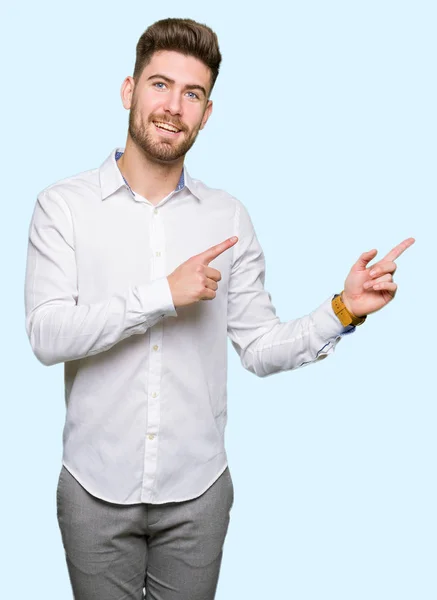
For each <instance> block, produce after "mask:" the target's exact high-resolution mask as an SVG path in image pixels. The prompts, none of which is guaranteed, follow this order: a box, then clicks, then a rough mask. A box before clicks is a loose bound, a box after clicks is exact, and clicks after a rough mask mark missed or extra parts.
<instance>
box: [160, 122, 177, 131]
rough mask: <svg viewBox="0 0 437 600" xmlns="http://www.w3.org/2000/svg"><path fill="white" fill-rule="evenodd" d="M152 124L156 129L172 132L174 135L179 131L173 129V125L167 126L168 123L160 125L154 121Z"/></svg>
mask: <svg viewBox="0 0 437 600" xmlns="http://www.w3.org/2000/svg"><path fill="white" fill-rule="evenodd" d="M154 124H155V125H156V127H159V128H160V129H166V130H167V131H172V132H174V133H176V132H178V131H179V129H176V127H173V125H169V124H168V123H161V122H160V121H154Z"/></svg>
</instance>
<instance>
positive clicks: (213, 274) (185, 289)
mask: <svg viewBox="0 0 437 600" xmlns="http://www.w3.org/2000/svg"><path fill="white" fill-rule="evenodd" d="M237 241H238V238H237V237H232V238H228V239H227V240H225V241H224V242H221V243H220V244H217V245H216V246H212V248H209V249H208V250H205V252H202V253H201V254H196V255H195V256H192V257H191V258H189V259H188V260H187V261H185V262H184V263H182V264H181V265H179V267H177V269H175V270H174V271H173V273H171V274H170V275H168V277H167V280H168V283H169V285H170V290H171V295H172V298H173V304H174V307H175V308H177V307H179V306H187V305H188V304H193V303H194V302H198V301H199V300H213V299H214V298H215V296H216V290H217V288H218V285H217V281H220V279H221V278H222V276H221V273H220V271H217V269H213V268H212V267H209V266H208V265H209V263H210V262H211V261H212V260H214V258H217V256H219V255H220V254H222V252H224V251H225V250H228V248H231V247H232V246H233V245H234V244H236V242H237Z"/></svg>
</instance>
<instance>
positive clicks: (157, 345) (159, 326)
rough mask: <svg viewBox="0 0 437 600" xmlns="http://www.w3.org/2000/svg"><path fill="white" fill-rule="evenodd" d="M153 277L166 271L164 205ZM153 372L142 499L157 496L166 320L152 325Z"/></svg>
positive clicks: (155, 222) (154, 236)
mask: <svg viewBox="0 0 437 600" xmlns="http://www.w3.org/2000/svg"><path fill="white" fill-rule="evenodd" d="M149 240H150V250H151V252H150V255H151V259H150V260H151V265H150V267H151V270H150V273H151V279H152V280H154V279H158V278H160V277H163V276H164V275H165V253H164V251H163V249H164V248H165V243H164V228H163V224H162V219H161V214H160V209H157V208H154V209H153V212H152V218H151V219H150V231H149ZM149 334H150V335H149V372H148V377H147V382H148V389H147V430H146V431H145V444H144V474H143V486H142V493H141V501H142V502H151V501H152V500H153V486H154V482H155V476H156V465H157V457H158V441H159V425H160V417H161V404H160V392H161V375H162V336H163V322H162V321H161V322H159V321H158V323H156V324H155V325H154V326H153V327H151V328H150V329H149Z"/></svg>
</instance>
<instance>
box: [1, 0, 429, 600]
mask: <svg viewBox="0 0 437 600" xmlns="http://www.w3.org/2000/svg"><path fill="white" fill-rule="evenodd" d="M287 6H288V7H287ZM161 7H162V8H161ZM435 7H436V5H435V3H433V2H424V1H420V0H415V1H414V2H412V1H410V2H402V1H397V2H395V1H392V2H389V1H386V0H382V1H381V0H379V1H377V2H376V1H370V2H369V1H368V2H366V3H364V2H346V1H344V2H340V1H335V2H322V1H320V0H319V1H313V2H296V1H293V2H290V3H289V4H288V5H286V4H285V3H284V2H282V1H279V0H271V1H270V2H268V3H265V4H264V5H260V6H259V7H258V8H256V9H255V8H254V7H251V5H249V3H247V6H246V7H245V8H239V5H238V4H237V3H236V2H232V3H231V2H228V1H225V2H223V1H222V2H217V3H207V2H195V1H190V0H187V1H185V2H175V1H167V2H165V3H160V2H156V3H148V2H137V1H135V2H125V3H124V4H122V3H121V2H118V3H115V2H103V1H98V2H92V1H88V2H83V1H76V2H75V3H70V4H67V3H59V2H49V1H46V0H42V1H41V2H37V3H31V2H24V3H23V2H21V3H20V2H17V3H15V4H14V5H13V4H12V3H10V4H9V8H7V9H3V16H2V20H3V23H2V36H0V40H1V41H0V43H1V48H0V50H1V57H2V80H3V86H2V98H1V103H2V116H1V121H2V123H1V130H2V145H1V155H0V158H1V164H2V200H3V213H2V214H3V220H2V238H1V243H2V251H1V256H2V294H1V302H2V314H3V331H2V334H3V335H2V340H3V343H2V355H3V360H2V365H3V369H2V380H3V390H2V413H3V414H2V419H1V423H2V436H1V468H2V494H1V501H2V511H1V514H2V523H3V525H2V528H3V531H2V548H3V552H6V556H5V555H3V558H2V570H3V573H4V574H3V576H2V578H1V581H0V595H1V597H3V598H24V597H27V598H32V600H50V599H52V598H53V599H56V600H64V599H65V600H67V599H71V598H72V594H71V591H70V584H69V580H68V574H67V569H66V565H65V559H64V554H63V547H62V543H61V538H60V533H59V530H58V525H57V521H56V506H55V489H56V484H57V477H58V473H59V470H60V465H61V452H62V447H61V444H62V427H63V423H64V416H65V407H64V399H63V366H62V365H57V366H53V367H51V368H47V367H44V366H43V365H41V364H40V363H39V362H38V361H37V359H36V358H35V357H34V355H33V354H32V351H31V348H30V345H29V342H28V340H27V337H26V334H25V329H24V301H23V297H24V296H23V289H24V270H25V259H26V251H27V234H28V226H29V222H30V217H31V214H32V211H33V207H34V204H35V200H36V195H37V193H38V192H39V191H40V190H41V189H43V188H44V187H46V186H47V185H49V184H51V183H52V182H54V181H56V180H58V179H61V178H63V177H66V176H68V175H72V174H74V173H78V172H80V171H83V170H86V169H89V168H93V167H97V166H99V165H100V164H101V163H102V162H103V160H104V159H105V158H106V156H107V155H108V154H109V152H110V151H111V150H112V149H113V148H114V147H115V146H123V145H124V143H125V139H126V131H127V119H128V113H127V111H125V110H124V109H123V107H122V105H121V100H120V96H119V90H120V86H121V83H122V80H123V78H124V77H125V76H126V75H128V74H132V70H133V65H134V56H135V45H136V42H137V40H138V38H139V36H140V35H141V33H142V32H143V31H144V29H145V28H146V27H147V26H148V25H150V24H151V23H152V22H154V21H155V20H157V19H160V18H164V17H168V16H179V17H191V18H194V19H197V20H199V21H202V22H205V23H207V24H208V25H210V26H211V27H213V28H214V29H215V31H216V32H217V34H218V36H219V40H220V47H221V51H222V54H223V63H222V68H221V72H220V75H219V78H218V80H217V84H216V88H215V90H214V92H213V96H212V98H213V100H214V111H213V115H212V117H211V119H210V121H209V122H208V124H207V127H206V129H205V130H204V131H203V132H201V134H200V135H199V138H198V140H197V142H196V144H195V146H194V147H193V149H192V150H191V151H190V153H189V155H188V157H187V166H188V168H189V171H190V173H191V174H192V175H193V176H194V177H197V178H200V179H202V180H204V181H205V182H206V183H207V184H209V185H211V186H213V187H220V188H224V189H226V190H227V191H229V192H230V193H232V194H234V195H235V196H237V197H238V198H239V199H240V200H241V201H242V202H244V203H245V205H246V206H247V208H248V210H249V212H250V214H251V216H252V220H253V222H254V225H255V228H256V231H257V234H258V238H259V240H260V243H261V245H262V247H263V249H264V252H265V256H266V261H267V277H266V288H267V289H268V290H269V292H270V293H271V294H272V301H273V304H274V306H275V308H276V310H277V314H278V315H279V316H280V317H281V319H282V320H283V321H285V320H289V319H292V318H296V317H299V316H301V315H303V314H306V313H308V312H309V311H311V310H312V309H313V308H315V307H316V306H318V305H319V304H320V303H321V302H322V301H323V300H324V299H325V298H327V297H328V296H329V295H330V294H332V293H335V292H339V291H341V289H342V287H343V283H344V279H345V277H346V275H347V273H348V272H349V269H350V268H351V266H352V264H353V263H354V262H355V261H356V260H357V258H358V256H359V255H360V254H361V253H362V252H364V251H366V250H370V249H372V248H377V249H378V250H379V253H378V255H377V259H380V258H382V257H383V256H384V255H385V254H386V253H387V252H388V251H389V250H390V249H391V248H392V247H393V246H394V245H396V244H397V243H399V242H400V241H402V240H403V239H405V238H406V237H409V236H413V237H415V238H416V243H415V244H414V245H413V246H412V247H411V248H410V249H409V250H408V251H407V252H405V253H404V254H403V255H402V256H401V257H400V258H399V259H398V265H399V269H398V271H397V273H396V276H395V280H396V281H397V283H398V285H399V289H398V294H397V296H396V298H395V300H394V301H393V302H392V303H391V304H390V305H389V306H388V307H386V308H385V309H383V310H382V311H380V312H378V313H376V314H374V315H372V316H370V317H369V318H368V319H367V322H366V323H365V324H364V325H363V326H362V327H360V328H358V329H357V331H356V332H355V333H354V334H353V335H351V336H349V337H347V338H345V339H343V340H342V341H341V342H340V344H339V345H338V346H337V350H336V352H335V354H334V355H333V356H331V357H329V358H328V359H327V360H325V361H322V362H321V363H319V364H317V365H310V366H309V367H306V368H303V369H300V370H297V371H296V372H287V373H281V374H278V375H276V376H274V377H268V378H265V379H259V378H257V377H255V376H254V375H252V374H251V373H248V372H246V371H244V369H243V368H242V367H241V365H240V363H239V360H238V357H237V355H236V353H235V352H234V350H233V349H232V346H231V345H230V344H229V385H228V390H229V400H228V401H229V422H228V428H227V435H226V443H227V450H228V457H229V464H230V468H231V473H232V477H233V480H234V487H235V504H234V507H233V509H232V514H231V524H230V528H229V533H228V536H227V539H226V543H225V550H224V558H223V563H222V570H221V575H220V581H219V587H218V592H217V600H246V599H249V598H250V599H251V600H261V599H265V598H269V599H270V598H271V599H273V598H279V599H280V600H288V599H290V600H291V599H292V600H321V599H323V600H331V599H332V600H351V599H352V600H369V599H372V600H389V599H396V600H404V599H408V600H410V599H414V600H416V599H420V600H435V599H436V598H437V576H436V560H437V546H436V544H437V542H436V540H437V520H436V506H437V493H436V472H435V456H436V449H437V447H436V439H435V431H436V403H435V400H436V393H435V380H434V373H435V351H434V345H435V338H436V327H435V310H436V309H435V293H436V285H435V254H436V253H435V234H434V230H435V218H436V212H435V202H436V197H437V195H436V187H437V186H436V170H435V169H436V139H437V135H436V134H437V127H436V106H437V98H436V95H437V94H436V64H435V63H436V50H437V48H436V45H437V44H436V36H435V31H436V25H437V19H436V16H437V15H436V8H435ZM433 242H434V243H433Z"/></svg>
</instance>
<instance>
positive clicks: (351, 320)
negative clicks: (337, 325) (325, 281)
mask: <svg viewBox="0 0 437 600" xmlns="http://www.w3.org/2000/svg"><path fill="white" fill-rule="evenodd" d="M342 294H343V292H341V294H335V296H334V297H333V299H332V308H333V310H334V312H335V314H336V315H337V317H338V318H339V320H340V322H341V324H342V325H343V327H347V326H348V325H355V326H356V325H361V324H362V323H364V321H365V320H366V319H367V315H365V316H364V317H357V316H355V315H354V314H352V313H351V312H350V311H349V310H348V309H347V308H346V306H345V305H344V303H343V300H342Z"/></svg>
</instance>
